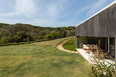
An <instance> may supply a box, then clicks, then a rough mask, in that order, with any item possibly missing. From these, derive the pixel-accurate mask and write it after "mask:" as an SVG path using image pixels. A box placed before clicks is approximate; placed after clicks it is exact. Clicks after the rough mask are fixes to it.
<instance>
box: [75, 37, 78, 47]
mask: <svg viewBox="0 0 116 77" xmlns="http://www.w3.org/2000/svg"><path fill="white" fill-rule="evenodd" d="M75 47H76V48H78V37H77V36H76V39H75Z"/></svg>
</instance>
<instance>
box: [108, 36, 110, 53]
mask: <svg viewBox="0 0 116 77" xmlns="http://www.w3.org/2000/svg"><path fill="white" fill-rule="evenodd" d="M109 53H110V37H108V54H109Z"/></svg>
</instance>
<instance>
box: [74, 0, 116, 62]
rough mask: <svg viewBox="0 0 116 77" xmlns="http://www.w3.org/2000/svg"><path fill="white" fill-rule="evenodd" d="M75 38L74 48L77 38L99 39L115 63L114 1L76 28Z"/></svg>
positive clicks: (115, 6)
mask: <svg viewBox="0 0 116 77" xmlns="http://www.w3.org/2000/svg"><path fill="white" fill-rule="evenodd" d="M75 36H76V48H78V37H81V36H88V37H101V38H102V45H103V46H102V48H103V49H104V50H105V51H107V52H108V53H109V54H110V55H111V56H112V57H113V58H115V62H116V1H114V2H113V3H111V4H110V5H108V6H107V7H105V8H104V9H102V10H100V11H99V12H97V13H96V14H94V15H93V16H91V17H90V18H88V19H87V20H85V21H84V22H82V23H81V24H79V25H78V26H76V29H75Z"/></svg>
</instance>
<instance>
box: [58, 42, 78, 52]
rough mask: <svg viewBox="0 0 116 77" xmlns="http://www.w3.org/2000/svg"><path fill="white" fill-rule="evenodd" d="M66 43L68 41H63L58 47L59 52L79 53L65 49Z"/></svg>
mask: <svg viewBox="0 0 116 77" xmlns="http://www.w3.org/2000/svg"><path fill="white" fill-rule="evenodd" d="M65 42H66V41H63V42H62V43H60V44H59V45H58V46H57V48H58V49H59V50H62V51H65V52H70V53H78V52H77V51H70V50H66V49H64V48H63V46H62V45H63V44H64V43H65Z"/></svg>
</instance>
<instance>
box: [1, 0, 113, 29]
mask: <svg viewBox="0 0 116 77" xmlns="http://www.w3.org/2000/svg"><path fill="white" fill-rule="evenodd" d="M113 1H115V0H0V23H8V24H15V23H23V24H32V25H35V26H42V27H66V26H76V25H78V24H79V23H81V22H83V21H84V20H86V19H87V18H89V17H90V16H92V15H93V14H95V13H97V12H98V11H100V10H101V9H103V8H104V7H106V6H107V5H109V4H110V3H112V2H113Z"/></svg>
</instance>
